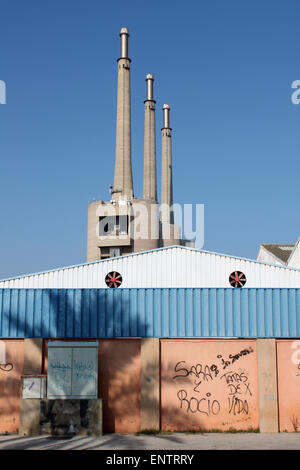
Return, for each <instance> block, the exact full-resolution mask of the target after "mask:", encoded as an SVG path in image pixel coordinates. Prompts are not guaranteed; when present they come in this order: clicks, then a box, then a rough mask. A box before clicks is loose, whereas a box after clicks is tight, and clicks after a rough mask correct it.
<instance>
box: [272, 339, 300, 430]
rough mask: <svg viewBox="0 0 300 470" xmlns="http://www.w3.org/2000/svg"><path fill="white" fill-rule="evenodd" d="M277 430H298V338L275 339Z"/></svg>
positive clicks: (299, 376) (299, 383)
mask: <svg viewBox="0 0 300 470" xmlns="http://www.w3.org/2000/svg"><path fill="white" fill-rule="evenodd" d="M277 370H278V402H279V430H280V431H281V432H285V431H288V432H295V431H300V340H278V341H277Z"/></svg>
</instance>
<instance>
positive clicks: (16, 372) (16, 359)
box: [0, 339, 24, 433]
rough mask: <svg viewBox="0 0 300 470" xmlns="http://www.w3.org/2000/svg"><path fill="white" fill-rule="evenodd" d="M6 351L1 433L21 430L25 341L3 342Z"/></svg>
mask: <svg viewBox="0 0 300 470" xmlns="http://www.w3.org/2000/svg"><path fill="white" fill-rule="evenodd" d="M4 349H5V351H4V355H5V364H3V363H2V364H0V433H4V432H9V433H10V432H17V431H18V428H19V413H20V394H21V376H22V374H23V365H24V341H23V340H12V339H10V340H1V351H3V350H4ZM1 362H3V361H2V360H1Z"/></svg>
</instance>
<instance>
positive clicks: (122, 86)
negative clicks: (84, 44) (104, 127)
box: [111, 28, 133, 199]
mask: <svg viewBox="0 0 300 470" xmlns="http://www.w3.org/2000/svg"><path fill="white" fill-rule="evenodd" d="M120 37H121V56H120V58H119V59H118V98H117V131H116V162H115V176H114V185H113V188H112V190H111V193H112V194H113V199H119V198H121V197H125V198H128V199H131V198H132V197H133V183H132V167H131V112H130V62H131V60H130V59H129V57H128V38H129V31H128V29H127V28H122V29H121V31H120Z"/></svg>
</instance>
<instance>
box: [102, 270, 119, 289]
mask: <svg viewBox="0 0 300 470" xmlns="http://www.w3.org/2000/svg"><path fill="white" fill-rule="evenodd" d="M105 283H106V285H107V287H120V285H121V284H122V276H121V274H119V273H117V272H116V271H111V272H110V273H108V274H107V275H106V277H105Z"/></svg>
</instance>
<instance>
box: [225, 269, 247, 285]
mask: <svg viewBox="0 0 300 470" xmlns="http://www.w3.org/2000/svg"><path fill="white" fill-rule="evenodd" d="M229 283H230V285H231V286H232V287H244V285H245V284H246V276H245V274H244V273H242V272H241V271H234V272H233V273H231V274H230V276H229Z"/></svg>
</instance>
